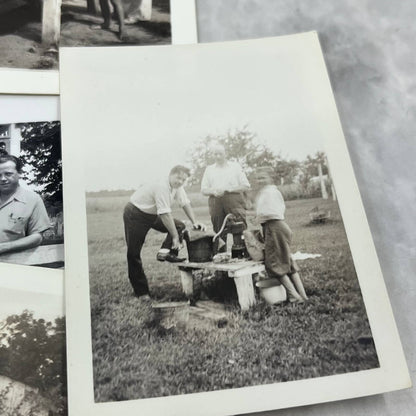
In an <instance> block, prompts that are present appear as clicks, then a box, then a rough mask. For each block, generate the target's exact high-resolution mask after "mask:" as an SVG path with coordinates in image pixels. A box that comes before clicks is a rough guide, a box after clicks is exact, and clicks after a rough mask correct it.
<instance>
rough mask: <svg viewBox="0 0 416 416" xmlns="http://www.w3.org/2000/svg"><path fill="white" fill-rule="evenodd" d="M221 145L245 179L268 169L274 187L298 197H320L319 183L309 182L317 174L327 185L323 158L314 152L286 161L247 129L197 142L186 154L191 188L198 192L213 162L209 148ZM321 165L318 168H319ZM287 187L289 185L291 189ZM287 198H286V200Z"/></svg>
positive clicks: (326, 169)
mask: <svg viewBox="0 0 416 416" xmlns="http://www.w3.org/2000/svg"><path fill="white" fill-rule="evenodd" d="M214 142H216V143H221V144H222V145H223V146H224V148H225V152H226V155H227V158H228V159H229V160H234V161H237V162H239V163H240V164H241V166H242V168H243V170H244V172H245V173H246V175H247V177H248V178H249V180H250V179H252V178H253V175H254V172H255V171H256V169H257V168H258V167H261V166H270V167H271V168H272V170H273V180H274V182H275V184H276V185H278V186H280V187H282V188H283V193H285V187H286V193H287V192H288V189H290V188H291V189H295V188H296V189H297V193H296V195H297V197H315V196H320V192H321V191H320V188H319V184H317V183H312V182H311V179H312V178H314V177H317V176H318V175H319V169H321V173H322V175H326V181H327V182H328V186H329V185H330V184H329V181H330V178H329V177H328V165H327V160H326V155H325V153H324V152H322V151H317V152H316V153H315V154H314V155H308V156H307V157H306V158H305V160H303V161H298V160H295V159H286V158H284V157H283V156H282V155H281V153H276V152H274V151H273V150H271V149H270V148H269V147H267V146H266V145H264V144H262V143H260V142H259V141H258V139H257V136H256V135H255V133H253V132H251V131H249V130H248V129H247V127H243V128H241V129H236V130H235V131H232V132H231V131H230V132H227V133H226V134H224V135H219V136H207V137H205V138H203V139H202V140H200V141H199V142H198V143H197V144H196V145H195V146H194V147H193V148H192V150H191V151H190V152H189V159H188V160H189V164H190V166H191V168H192V177H191V183H190V185H191V186H192V188H194V189H197V188H198V187H199V185H200V183H201V180H202V176H203V174H204V171H205V168H206V167H207V166H208V165H210V164H212V163H213V160H212V156H211V152H210V145H211V144H212V143H214ZM319 166H320V168H319ZM289 185H292V187H290V186H289ZM288 196H289V197H290V195H286V197H288ZM289 199H291V198H289Z"/></svg>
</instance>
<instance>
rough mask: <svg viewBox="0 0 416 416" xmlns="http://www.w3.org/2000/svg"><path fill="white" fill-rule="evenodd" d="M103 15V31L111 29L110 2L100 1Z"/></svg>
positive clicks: (107, 0) (106, 0)
mask: <svg viewBox="0 0 416 416" xmlns="http://www.w3.org/2000/svg"><path fill="white" fill-rule="evenodd" d="M100 7H101V13H102V15H103V18H104V23H103V24H102V25H101V27H102V28H103V29H109V28H110V23H111V11H110V0H100Z"/></svg>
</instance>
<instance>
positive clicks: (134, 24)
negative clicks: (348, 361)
mask: <svg viewBox="0 0 416 416" xmlns="http://www.w3.org/2000/svg"><path fill="white" fill-rule="evenodd" d="M171 39H172V38H171V20H170V0H99V1H98V0H87V1H85V0H75V1H71V2H68V3H67V4H65V1H64V4H63V8H62V23H61V45H62V46H110V45H113V46H119V45H157V44H170V43H171Z"/></svg>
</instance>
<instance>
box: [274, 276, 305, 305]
mask: <svg viewBox="0 0 416 416" xmlns="http://www.w3.org/2000/svg"><path fill="white" fill-rule="evenodd" d="M279 280H280V282H281V283H282V285H283V286H284V288H285V289H286V292H287V295H288V300H289V302H291V303H294V302H298V303H301V302H303V301H304V300H303V298H302V296H301V295H300V294H299V293H298V291H297V290H296V288H295V286H294V285H293V283H292V281H291V280H290V278H289V276H288V275H286V274H285V275H284V276H280V277H279Z"/></svg>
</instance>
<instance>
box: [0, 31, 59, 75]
mask: <svg viewBox="0 0 416 416" xmlns="http://www.w3.org/2000/svg"><path fill="white" fill-rule="evenodd" d="M0 67H7V68H28V69H56V68H58V57H57V54H56V53H52V52H51V53H48V51H47V50H45V49H43V48H42V47H41V46H40V45H39V44H38V43H37V42H35V41H33V40H31V39H26V38H24V37H22V36H20V35H19V34H13V35H4V36H0Z"/></svg>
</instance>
